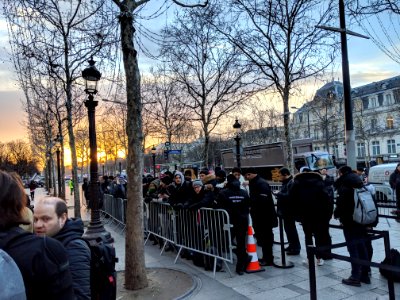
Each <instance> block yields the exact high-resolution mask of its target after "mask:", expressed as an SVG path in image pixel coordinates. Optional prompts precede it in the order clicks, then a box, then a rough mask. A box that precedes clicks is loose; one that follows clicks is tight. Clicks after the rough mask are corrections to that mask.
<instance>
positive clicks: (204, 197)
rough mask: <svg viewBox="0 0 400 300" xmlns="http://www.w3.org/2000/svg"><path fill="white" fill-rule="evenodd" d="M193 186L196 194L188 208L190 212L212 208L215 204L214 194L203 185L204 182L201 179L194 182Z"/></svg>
mask: <svg viewBox="0 0 400 300" xmlns="http://www.w3.org/2000/svg"><path fill="white" fill-rule="evenodd" d="M192 186H193V190H194V193H193V195H192V198H191V199H190V200H189V203H188V205H186V207H187V208H189V209H190V210H197V209H199V208H202V207H212V205H213V203H214V193H213V192H212V191H210V190H207V189H206V188H205V186H204V185H203V182H202V181H201V180H199V179H196V180H194V181H193V183H192Z"/></svg>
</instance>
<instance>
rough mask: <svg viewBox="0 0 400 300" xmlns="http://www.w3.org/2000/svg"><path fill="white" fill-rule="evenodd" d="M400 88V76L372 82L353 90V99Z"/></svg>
mask: <svg viewBox="0 0 400 300" xmlns="http://www.w3.org/2000/svg"><path fill="white" fill-rule="evenodd" d="M396 87H397V88H398V87H400V76H395V77H392V78H388V79H384V80H381V81H377V82H372V83H369V84H366V85H362V86H359V87H356V88H353V89H352V90H351V96H352V97H362V96H365V95H370V94H374V93H378V92H382V91H385V90H390V89H393V88H396Z"/></svg>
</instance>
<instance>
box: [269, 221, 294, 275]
mask: <svg viewBox="0 0 400 300" xmlns="http://www.w3.org/2000/svg"><path fill="white" fill-rule="evenodd" d="M278 221H279V240H280V245H281V263H279V262H278V263H277V262H275V263H274V266H275V267H277V268H281V269H289V268H293V267H294V264H293V263H292V262H290V261H288V262H286V253H285V241H284V237H283V229H284V228H283V222H282V216H279V217H278Z"/></svg>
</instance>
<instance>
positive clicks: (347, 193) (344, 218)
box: [334, 173, 363, 226]
mask: <svg viewBox="0 0 400 300" xmlns="http://www.w3.org/2000/svg"><path fill="white" fill-rule="evenodd" d="M362 186H363V182H362V180H361V178H360V176H358V175H357V174H354V173H347V174H344V175H342V176H340V177H339V178H338V179H337V180H336V182H335V183H334V187H335V188H336V190H337V194H338V197H337V198H336V208H335V211H334V216H335V218H336V219H339V220H340V223H342V224H343V226H360V225H359V224H357V223H356V222H354V221H353V212H354V188H361V187H362ZM361 226H362V225H361Z"/></svg>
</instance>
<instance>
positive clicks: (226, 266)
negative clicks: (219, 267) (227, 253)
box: [223, 260, 233, 278]
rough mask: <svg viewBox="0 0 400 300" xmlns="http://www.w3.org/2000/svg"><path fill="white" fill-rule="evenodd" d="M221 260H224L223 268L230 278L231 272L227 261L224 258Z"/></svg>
mask: <svg viewBox="0 0 400 300" xmlns="http://www.w3.org/2000/svg"><path fill="white" fill-rule="evenodd" d="M223 262H224V265H225V269H226V270H227V271H228V273H229V276H230V277H231V278H232V277H233V274H232V272H231V269H230V268H229V265H228V262H227V261H226V260H224V261H223Z"/></svg>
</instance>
